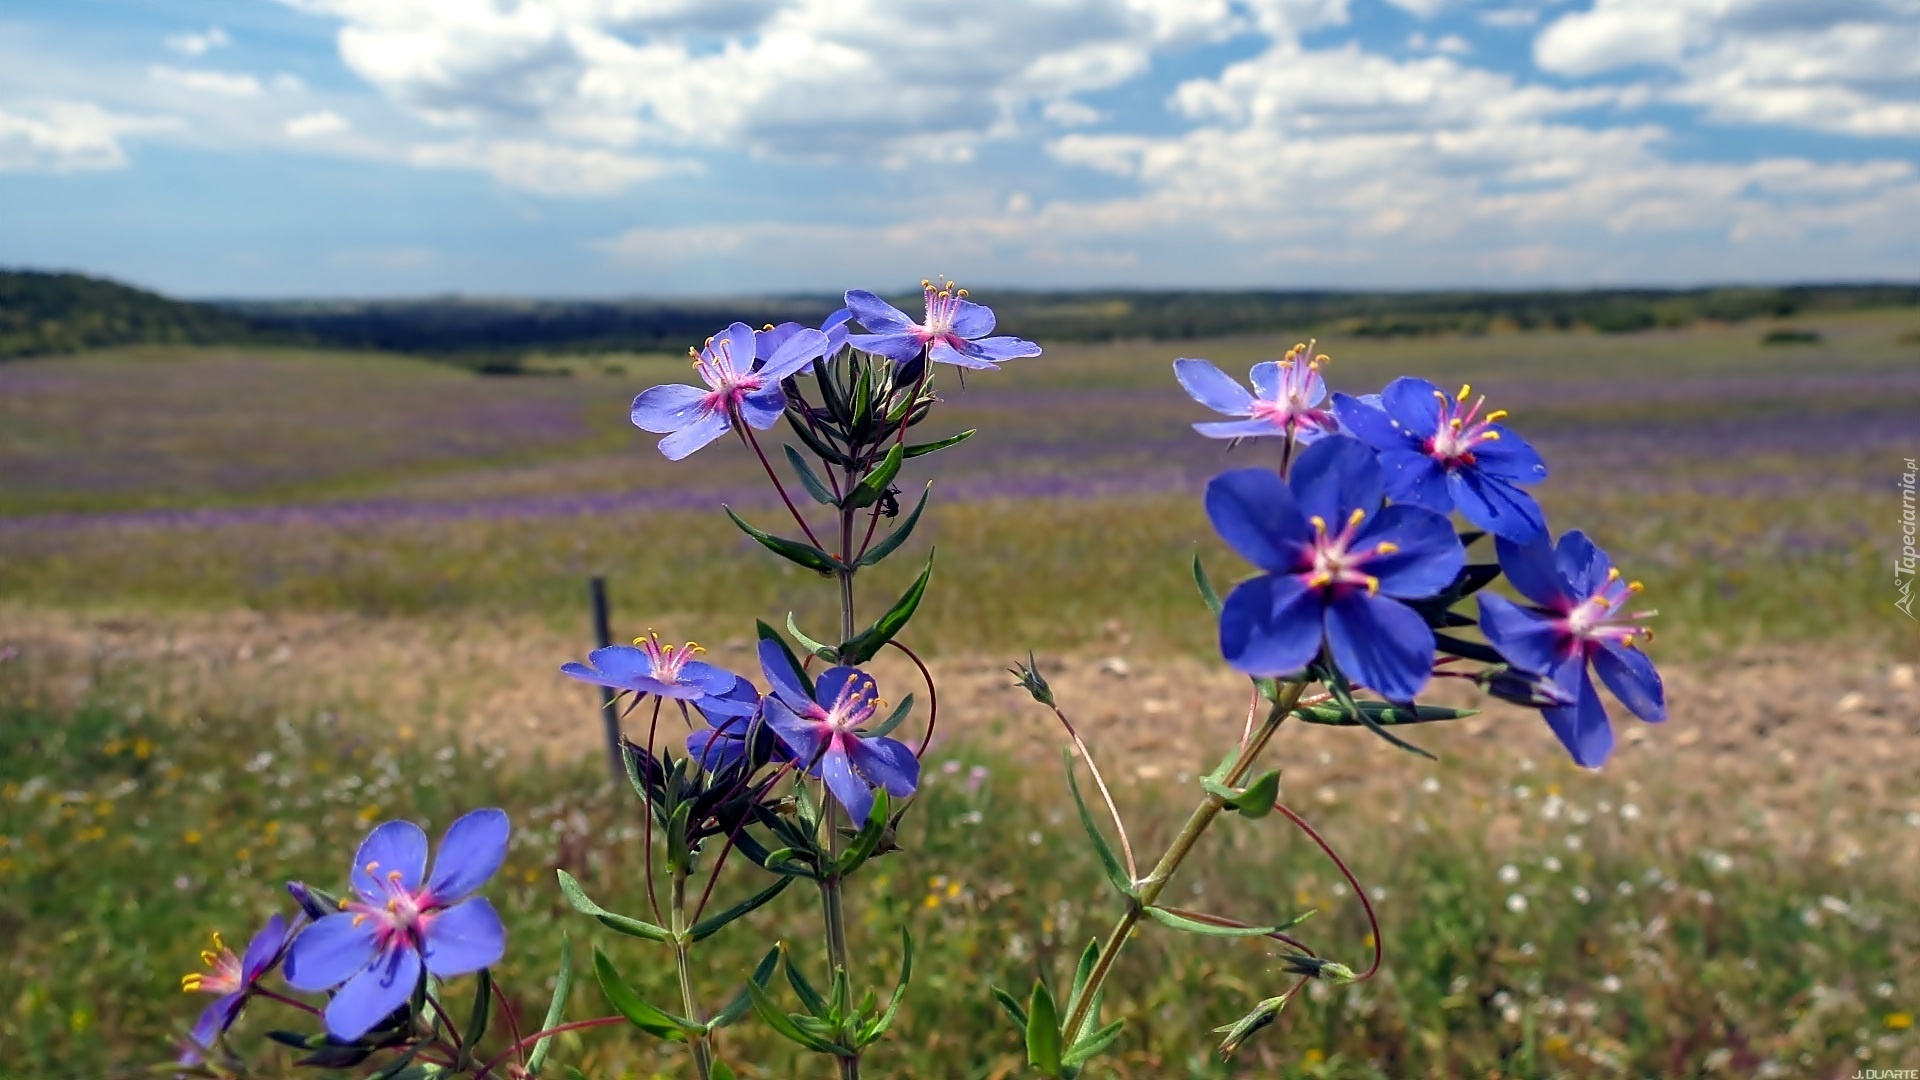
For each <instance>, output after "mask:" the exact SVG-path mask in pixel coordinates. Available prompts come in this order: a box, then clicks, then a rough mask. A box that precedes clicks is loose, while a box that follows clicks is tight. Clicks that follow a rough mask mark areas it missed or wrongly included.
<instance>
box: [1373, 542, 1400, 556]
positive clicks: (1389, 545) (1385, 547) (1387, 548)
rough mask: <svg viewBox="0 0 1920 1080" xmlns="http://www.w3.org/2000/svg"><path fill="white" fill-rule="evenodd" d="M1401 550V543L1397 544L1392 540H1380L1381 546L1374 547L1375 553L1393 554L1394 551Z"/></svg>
mask: <svg viewBox="0 0 1920 1080" xmlns="http://www.w3.org/2000/svg"><path fill="white" fill-rule="evenodd" d="M1399 550H1400V545H1399V544H1396V543H1394V542H1393V541H1391V540H1382V541H1380V546H1379V547H1376V548H1374V549H1373V553H1374V554H1375V555H1391V554H1393V553H1394V552H1396V551H1399Z"/></svg>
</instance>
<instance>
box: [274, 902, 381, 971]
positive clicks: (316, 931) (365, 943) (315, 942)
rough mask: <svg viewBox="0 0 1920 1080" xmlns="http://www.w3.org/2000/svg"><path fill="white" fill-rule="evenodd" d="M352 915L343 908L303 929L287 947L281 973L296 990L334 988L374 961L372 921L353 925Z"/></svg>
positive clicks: (375, 941) (374, 949)
mask: <svg viewBox="0 0 1920 1080" xmlns="http://www.w3.org/2000/svg"><path fill="white" fill-rule="evenodd" d="M354 918H355V916H353V915H352V914H350V913H348V912H345V911H341V912H336V913H334V914H332V915H329V916H327V917H326V918H324V919H321V920H319V921H318V922H316V923H314V924H313V925H311V926H309V927H307V928H306V929H305V930H302V931H300V936H299V937H296V938H294V939H293V946H292V948H289V949H288V950H287V963H286V966H285V967H284V968H283V969H282V974H283V975H284V977H285V978H286V980H287V985H288V986H291V987H293V988H294V989H295V990H308V991H318V990H331V989H333V988H334V987H336V986H339V985H340V984H341V983H343V982H346V981H347V980H348V979H350V978H352V977H353V976H354V975H355V974H357V973H358V972H359V971H361V970H362V969H363V968H365V967H366V966H367V965H368V964H370V963H372V962H373V957H374V953H375V952H376V951H378V950H377V947H376V946H377V938H376V930H375V927H374V925H373V923H372V922H370V921H367V920H364V919H363V920H361V921H360V925H358V926H355V925H354Z"/></svg>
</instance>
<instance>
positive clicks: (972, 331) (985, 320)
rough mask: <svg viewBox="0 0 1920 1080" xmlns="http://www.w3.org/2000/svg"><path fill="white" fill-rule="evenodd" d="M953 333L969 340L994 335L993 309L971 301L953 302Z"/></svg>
mask: <svg viewBox="0 0 1920 1080" xmlns="http://www.w3.org/2000/svg"><path fill="white" fill-rule="evenodd" d="M953 332H954V333H956V334H959V335H960V336H961V337H963V338H967V339H969V340H971V339H973V338H983V337H986V336H987V335H988V334H991V333H993V309H992V308H990V307H988V306H986V305H985V304H976V303H974V302H973V301H971V300H955V301H953Z"/></svg>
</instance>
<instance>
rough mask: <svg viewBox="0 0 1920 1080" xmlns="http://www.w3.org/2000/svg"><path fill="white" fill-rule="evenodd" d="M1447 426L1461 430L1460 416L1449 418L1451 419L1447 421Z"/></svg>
mask: <svg viewBox="0 0 1920 1080" xmlns="http://www.w3.org/2000/svg"><path fill="white" fill-rule="evenodd" d="M1447 426H1448V427H1450V428H1452V429H1453V430H1455V431H1459V430H1460V418H1459V417H1457V416H1456V417H1454V418H1453V419H1451V420H1449V421H1447Z"/></svg>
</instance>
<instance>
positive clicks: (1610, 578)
mask: <svg viewBox="0 0 1920 1080" xmlns="http://www.w3.org/2000/svg"><path fill="white" fill-rule="evenodd" d="M1619 580H1620V568H1619V567H1617V566H1610V567H1608V568H1607V583H1608V584H1612V583H1614V582H1616V581H1619Z"/></svg>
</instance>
